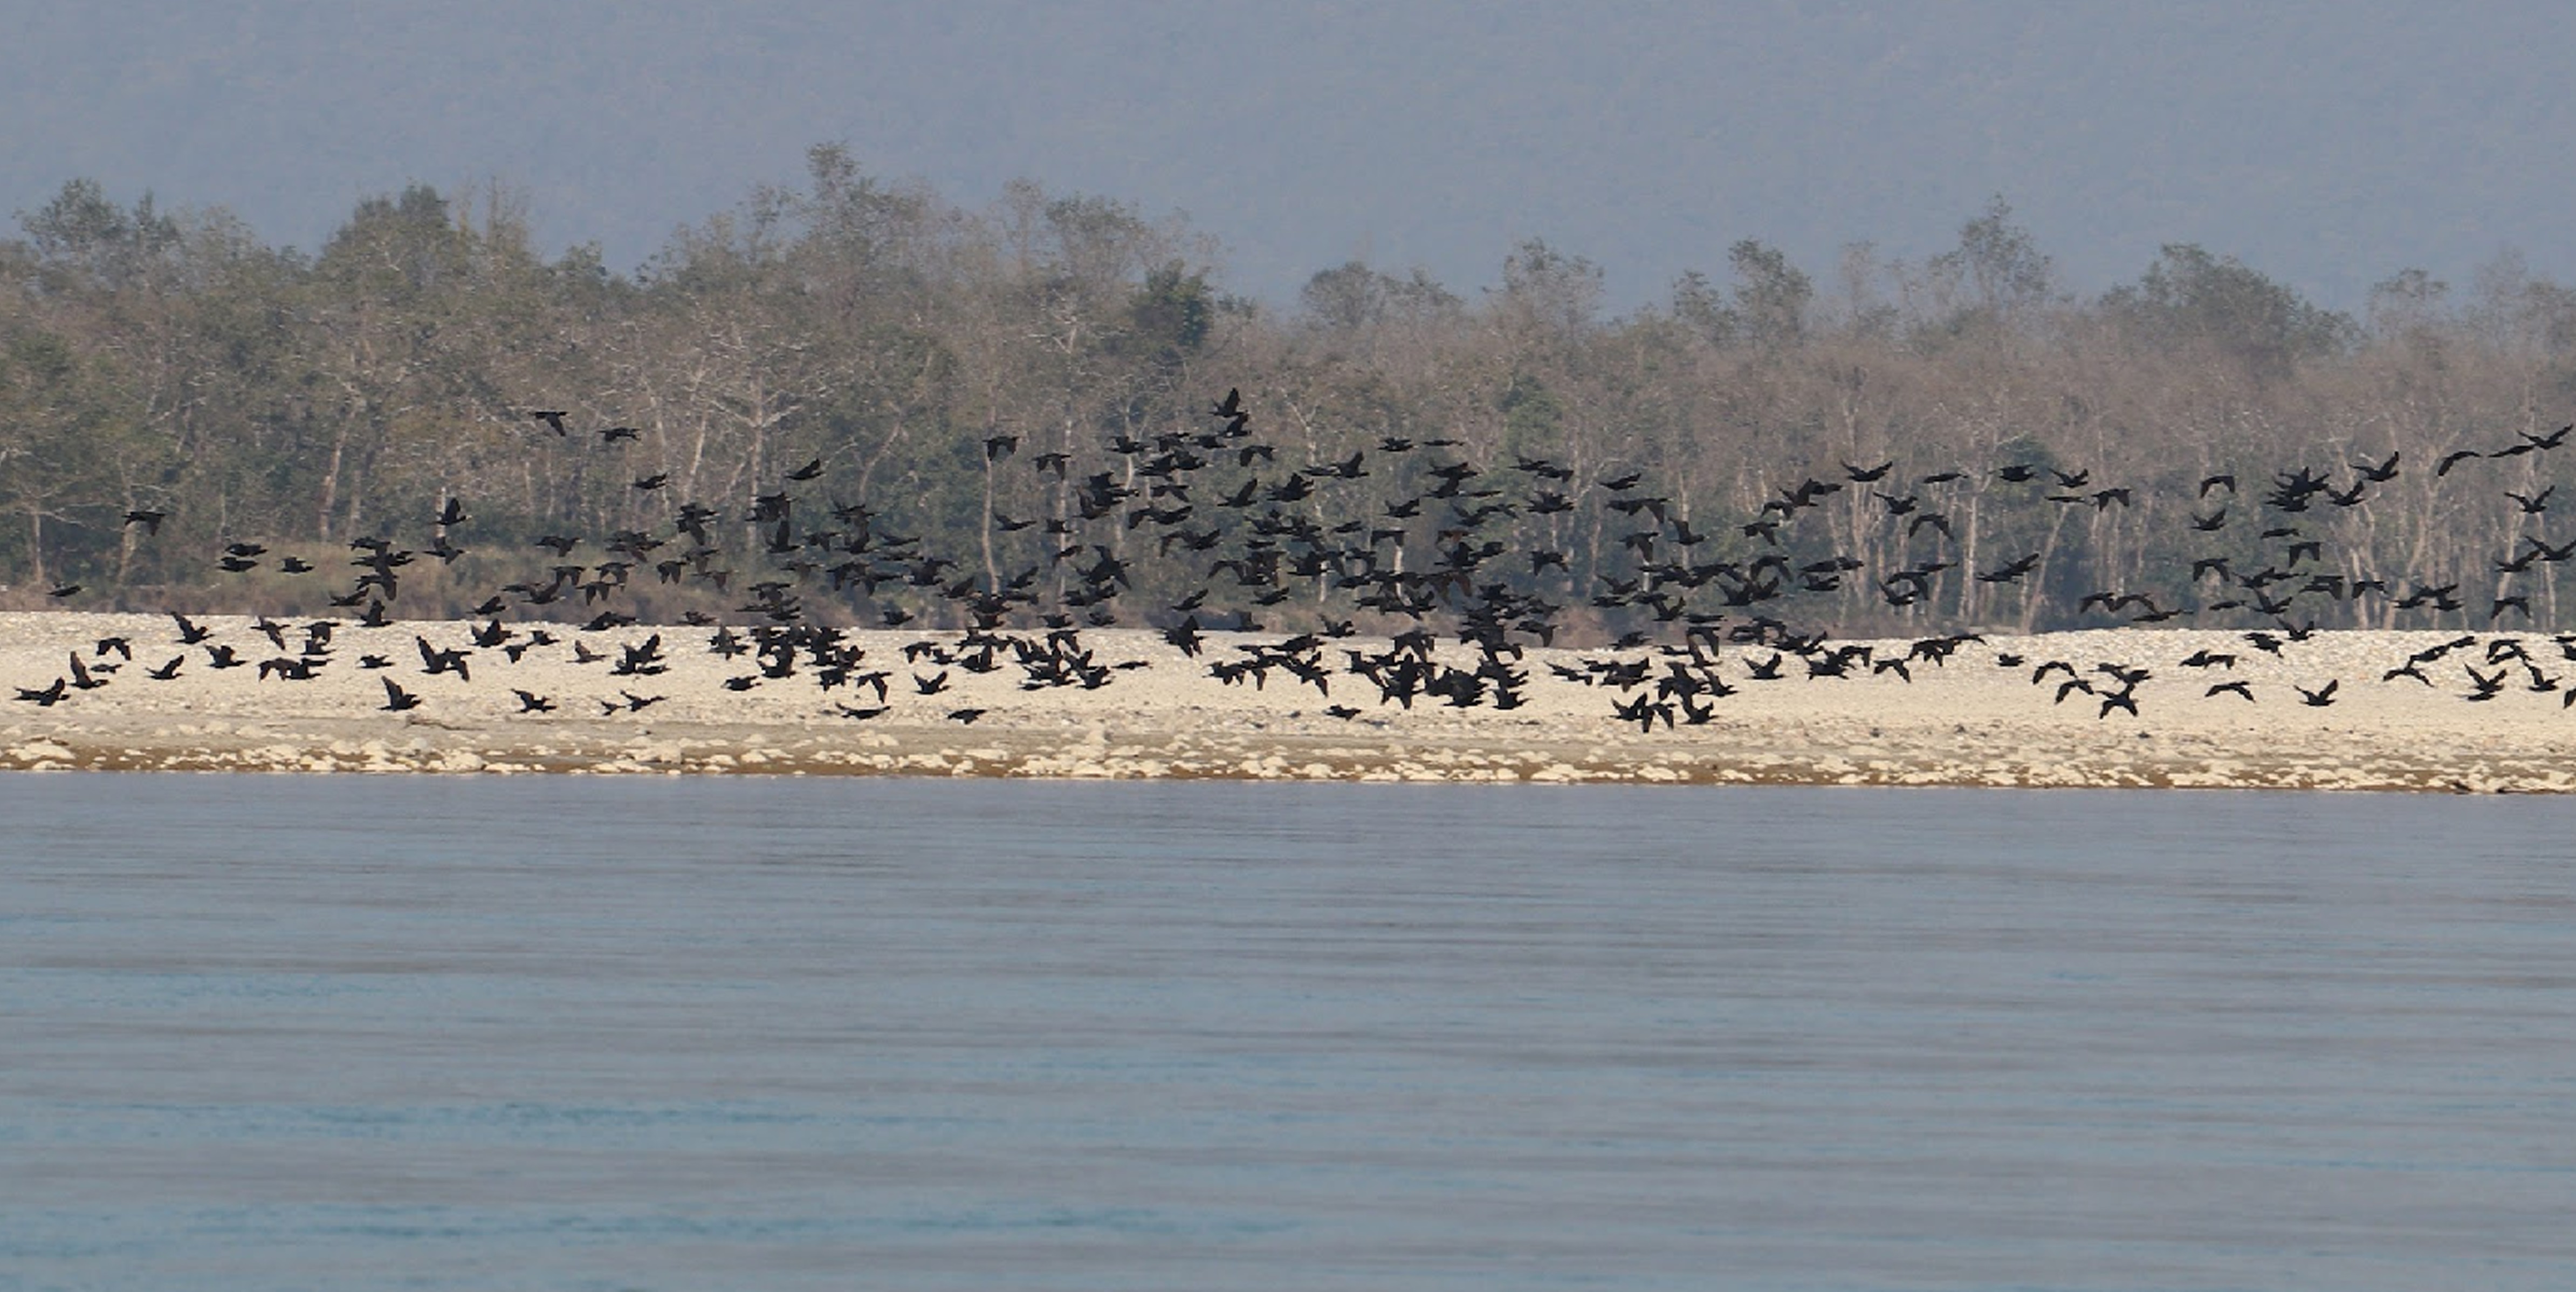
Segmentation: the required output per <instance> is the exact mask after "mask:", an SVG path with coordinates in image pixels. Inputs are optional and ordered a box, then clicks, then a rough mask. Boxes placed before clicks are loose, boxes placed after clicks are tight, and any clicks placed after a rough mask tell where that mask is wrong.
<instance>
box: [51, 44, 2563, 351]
mask: <svg viewBox="0 0 2576 1292" xmlns="http://www.w3.org/2000/svg"><path fill="white" fill-rule="evenodd" d="M10 26H11V29H12V30H11V32H10V36H9V39H8V40H7V41H6V43H5V44H0V117H5V119H6V120H7V121H8V122H10V123H11V125H12V129H11V131H10V135H11V139H10V147H9V148H8V149H7V150H5V152H0V211H16V210H21V209H27V208H31V207H33V206H35V205H37V204H39V203H41V202H42V201H44V200H45V199H46V197H48V196H49V195H50V194H51V193H52V192H53V191H54V190H55V189H56V188H58V187H59V186H60V185H61V184H62V182H63V181H64V180H66V179H69V178H72V177H74V176H93V177H96V178H98V179H100V180H101V181H103V182H105V183H106V184H107V186H108V188H109V190H110V192H111V193H112V194H115V195H117V196H118V197H119V198H120V199H130V198H132V197H133V196H135V195H138V194H139V193H140V192H141V191H142V190H143V189H144V188H146V187H149V188H151V189H153V190H155V191H156V193H157V194H158V195H159V197H160V198H161V200H162V201H163V202H164V203H165V204H167V203H175V204H181V205H189V204H221V205H223V206H226V207H229V208H231V209H232V210H234V211H236V212H237V213H239V214H240V215H242V216H244V217H245V218H246V219H248V220H249V221H250V222H251V223H252V225H253V226H254V227H256V228H257V229H258V230H259V231H260V232H261V233H262V234H263V235H265V236H267V237H269V238H271V239H275V240H281V241H287V242H292V243H296V244H298V245H302V246H306V247H308V248H309V247H311V246H313V245H315V244H316V243H318V241H319V240H320V239H321V238H322V237H323V236H324V235H325V234H327V232H328V231H329V230H330V229H331V228H333V227H334V226H336V225H337V224H338V223H339V221H340V220H341V219H342V218H344V217H345V216H346V214H347V213H348V211H349V209H350V207H351V206H352V205H353V204H354V203H355V202H356V201H357V200H358V199H359V198H360V197H362V196H365V195H367V194H371V193H378V192H384V191H388V190H391V189H393V188H396V187H398V186H400V185H402V184H403V183H405V182H407V181H411V180H415V179H417V180H425V181H428V182H430V183H434V184H437V185H439V186H440V187H441V188H443V189H448V190H450V191H453V190H454V189H456V188H457V187H459V186H461V185H463V184H466V183H469V182H476V181H482V180H486V179H493V180H498V181H499V182H501V183H502V184H504V185H507V186H511V187H513V188H516V189H518V190H521V191H523V192H524V193H525V194H526V196H527V197H528V199H529V201H530V207H531V211H532V213H533V215H534V217H535V220H536V225H537V228H538V231H539V234H540V236H541V237H542V238H543V239H545V240H546V241H547V242H548V243H549V244H551V245H554V246H561V245H565V244H569V243H573V242H577V241H597V242H598V243H600V244H601V245H602V247H603V249H604V250H605V251H606V253H607V255H608V258H609V260H610V262H611V263H612V264H613V265H616V266H618V267H621V268H624V267H631V266H633V265H634V264H636V263H638V262H640V261H641V260H643V259H644V258H645V257H646V256H648V255H649V254H650V253H651V252H652V251H653V249H654V248H655V247H657V246H659V245H660V244H661V243H662V242H663V240H664V239H665V238H666V237H667V236H668V234H669V233H670V231H671V230H672V229H673V228H674V227H675V226H677V225H679V224H682V223H684V222H690V221H695V220H699V219H702V218H704V217H705V216H707V215H708V214H710V213H712V212H714V211H717V210H720V209H723V208H725V207H727V206H729V205H732V204H733V203H735V202H737V201H739V200H740V199H741V198H742V197H743V195H744V194H745V193H746V192H747V191H748V190H749V189H750V187H751V186H752V185H754V184H756V183H761V182H792V181H794V180H795V179H796V178H797V177H798V175H799V173H800V161H799V159H800V158H801V156H802V153H803V151H804V149H805V148H806V146H807V145H809V144H812V143H816V142H820V141H826V140H846V141H847V142H848V143H849V144H850V146H851V148H852V150H853V152H854V153H855V154H856V155H857V156H858V157H859V158H861V159H862V161H863V162H864V163H865V164H867V165H868V166H869V167H870V168H871V169H872V170H875V171H877V172H880V173H883V174H887V175H892V176H898V177H919V178H922V179H925V180H927V181H929V182H931V183H932V184H933V185H935V186H937V187H938V188H939V189H941V190H942V191H943V192H944V193H946V194H948V195H949V196H951V197H952V198H955V199H957V200H960V201H966V202H970V203H971V202H977V201H981V200H983V199H985V198H987V197H989V196H990V195H992V194H993V193H994V192H996V191H997V190H998V189H999V187H1000V186H1001V185H1002V183H1003V182H1005V181H1006V180H1008V179H1010V178H1013V177H1015V176H1028V177H1031V178H1035V179H1037V180H1039V181H1041V182H1042V183H1044V184H1046V185H1047V186H1049V187H1050V188H1051V189H1057V190H1073V191H1082V192H1088V193H1095V194H1099V195H1102V196H1107V197H1111V198H1115V199H1119V200H1122V201H1127V202H1131V203H1133V204H1135V205H1137V206H1138V207H1140V208H1142V209H1144V210H1145V211H1147V212H1148V213H1160V212H1164V211H1169V210H1175V209H1177V210H1183V211H1186V212H1187V213H1188V214H1189V215H1190V217H1191V218H1192V220H1193V221H1194V223H1195V224H1196V225H1197V226H1198V227H1199V228H1200V229H1202V230H1203V231H1205V232H1208V233H1210V234H1213V235H1215V236H1217V237H1219V238H1221V239H1222V240H1223V241H1224V243H1225V244H1226V247H1227V251H1226V255H1225V257H1224V262H1225V264H1226V265H1227V267H1228V270H1229V276H1230V284H1229V285H1230V286H1232V287H1234V288H1235V289H1236V290H1240V291H1246V292H1249V293H1252V294H1255V295H1259V296H1262V297H1265V298H1268V299H1272V300H1276V301H1287V300H1292V299H1293V297H1294V293H1295V292H1296V289H1297V287H1298V286H1299V285H1300V284H1301V283H1302V282H1303V281H1304V280H1305V278H1306V276H1307V275H1309V274H1311V273H1312V272H1313V271H1315V270H1317V269H1320V268H1324V267H1327V266H1330V265H1334V264H1339V263H1341V262H1343V261H1345V260H1348V259H1351V258H1354V257H1357V258H1361V259H1365V260H1368V261H1370V262H1372V263H1376V264H1380V265H1386V266H1391V267H1403V266H1409V265H1417V264H1418V265H1421V266H1424V267H1426V268H1428V269H1429V270H1430V271H1431V272H1432V273H1434V274H1435V275H1436V276H1438V277H1440V278H1442V279H1443V280H1445V281H1446V282H1448V283H1449V284H1450V285H1451V286H1452V287H1453V288H1457V289H1461V290H1465V289H1470V288H1473V287H1475V286H1478V285H1481V284H1486V283H1490V282H1491V281H1493V279H1494V277H1495V275H1496V271H1497V267H1498V266H1499V265H1500V263H1501V260H1502V257H1503V255H1504V253H1505V252H1506V251H1507V250H1508V249H1509V247H1510V246H1511V245H1512V244H1513V243H1514V242H1515V241H1517V240H1518V239H1521V238H1525V237H1529V236H1533V235H1536V236H1544V237H1546V238H1547V239H1548V240H1549V241H1550V242H1551V243H1552V244H1554V245H1555V246H1557V247H1558V248H1559V249H1561V250H1565V251H1569V252H1573V253H1576V254H1580V255H1584V256H1588V257H1590V258H1591V259H1593V260H1594V261H1597V262H1599V263H1600V264H1601V265H1603V266H1604V267H1605V268H1606V269H1607V270H1608V271H1609V286H1610V291H1611V295H1612V298H1613V300H1614V302H1615V303H1618V304H1623V305H1625V304H1634V303H1636V302H1638V301H1641V300H1647V299H1654V298H1657V297H1659V296H1660V295H1661V294H1662V292H1663V291H1664V289H1665V287H1666V285H1667V284H1668V283H1669V281H1670V279H1671V278H1672V277H1673V276H1674V275H1675V274H1677V273H1678V272H1680V271H1681V270H1683V269H1685V268H1690V267H1699V268H1703V269H1708V270H1712V271H1715V270H1720V269H1722V268H1723V266H1724V263H1725V250H1726V248H1727V246H1728V245H1729V244H1731V243H1732V242H1734V241H1735V240H1736V239H1739V238H1744V237H1758V238H1762V239H1764V240H1766V241H1769V242H1771V243H1773V244H1775V245H1777V246H1780V247H1782V248H1783V249H1785V250H1787V251H1788V252H1789V253H1790V254H1791V255H1792V256H1793V258H1794V259H1796V260H1797V261H1798V262H1799V263H1800V264H1801V265H1802V266H1804V267H1805V268H1806V269H1807V270H1808V271H1809V272H1810V273H1812V274H1814V275H1815V276H1816V277H1817V278H1818V279H1819V280H1820V281H1829V280H1830V278H1831V276H1832V274H1833V268H1834V262H1835V258H1836V256H1837V254H1838V249H1839V248H1840V247H1841V246H1842V244H1844V243H1845V242H1847V241H1851V240H1857V239H1869V240H1874V241H1876V242H1877V243H1879V244H1880V246H1881V248H1882V249H1883V250H1885V251H1887V252H1890V253H1894V254H1903V255H1907V256H1919V255H1924V254H1928V253H1931V252H1935V251H1938V250H1941V249H1943V248H1945V247H1947V246H1949V245H1950V244H1951V241H1952V239H1953V237H1954V236H1955V233H1956V231H1957V229H1958V227H1959V225H1960V224H1961V223H1962V222H1964V221H1965V220H1967V219H1969V218H1970V217H1972V216H1973V215H1975V214H1976V213H1977V212H1978V210H1979V209H1981V208H1982V207H1983V205H1984V203H1985V202H1986V200H1987V199H1988V198H1989V197H1990V196H1991V195H1994V194H1998V193H2000V194H2002V195H2004V196H2005V197H2006V198H2008V199H2009V200H2010V201H2011V202H2012V204H2013V206H2014V208H2015V211H2016V213H2017V217H2018V218H2019V219H2020V220H2021V221H2022V222H2023V223H2025V224H2026V225H2027V226H2028V227H2029V228H2030V229H2031V230H2032V231H2033V233H2035V234H2036V235H2037V237H2038V239H2039V241H2040V243H2041V245H2042V247H2043V249H2044V250H2046V251H2048V252H2049V253H2050V254H2052V255H2053V256H2054V257H2055V258H2056V260H2057V262H2058V265H2059V268H2060V270H2061V271H2062V273H2063V276H2064V279H2065V281H2066V283H2067V285H2068V286H2069V287H2071V288H2073V289H2075V290H2079V291H2086V292H2090V291H2098V290H2100V289H2102V288H2105V287H2108V286H2110V285H2112V284H2114V283H2118V282H2122V281H2127V280H2130V279H2133V278H2135V277H2136V275H2137V274H2138V273H2139V272H2140V271H2141V270H2142V269H2143V268H2144V267H2145V265H2146V264H2147V263H2148V261H2149V260H2150V259H2152V258H2153V256H2154V254H2155V251H2156V248H2157V247H2158V245H2159V244H2162V243H2166V242H2196V243H2199V244H2202V245H2203V246H2206V247H2207V248H2209V249H2210V250H2212V251H2215V252H2219V253H2222V254H2232V255H2236V256H2239V257H2241V258H2243V259H2244V260H2245V261H2247V262H2248V263H2250V264H2252V265H2254V266H2256V267H2257V268H2259V269H2261V270H2262V271H2264V272H2265V273H2267V274H2270V275H2272V276H2274V277H2276V278H2278V279H2280V280H2282V281H2284V282H2287V283H2290V284H2292V285H2294V286H2296V287H2297V288H2299V289H2300V290H2302V291H2304V292H2307V293H2309V294H2310V295H2312V296H2313V297H2315V298H2316V299H2318V300H2319V301H2321V302H2322V303H2325V304H2329V305H2333V306H2338V307H2343V308H2352V307H2354V306H2357V305H2358V304H2359V303H2360V302H2361V300H2362V298H2363V295H2364V293H2365V292H2366V290H2367V288H2368V286H2369V285H2370V284H2371V283H2373V282H2375V281H2378V280H2380V279H2382V278H2385V277H2387V276H2389V275H2390V274H2392V273H2394V272H2395V271H2396V270H2398V269H2400V268H2404V267H2409V266H2420V267H2423V268H2426V269H2429V270H2431V271H2432V272H2433V273H2434V274H2435V276H2437V277H2446V278H2451V279H2453V280H2455V281H2458V280H2461V279H2464V278H2465V276H2466V275H2467V274H2468V273H2469V271H2470V269H2471V267H2472V266H2474V265H2475V264H2476V263H2478V262H2480V261H2482V260H2484V259H2486V258H2488V257H2490V256H2491V255H2493V254H2494V253H2495V252H2497V251H2498V250H2499V249H2502V248H2504V247H2508V246H2512V247H2518V248H2520V249H2521V250H2522V251H2523V252H2524V253H2526V255H2527V256H2528V258H2529V260H2530V263H2531V266H2532V268H2533V270H2534V271H2536V272H2539V273H2542V274H2545V275H2550V276H2553V277H2557V278H2560V279H2562V280H2564V279H2569V278H2576V238H2571V237H2570V236H2569V234H2570V216H2569V212H2571V211H2576V170H2572V169H2571V168H2570V167H2569V166H2568V165H2567V164H2566V159H2567V158H2569V157H2576V95H2571V94H2570V93H2569V91H2568V89H2567V81H2566V77H2565V74H2564V61H2565V52H2566V51H2567V50H2569V49H2576V9H2569V8H2568V7H2566V6H2563V5H2552V4H2544V3H2539V2H2538V0H2508V2H2506V3H2498V4H2492V5H2484V6H2479V7H2477V8H2475V9H2473V10H2470V11H2468V13H2467V16H2459V15H2456V14H2453V13H2448V12H2443V11H2437V10H2434V9H2428V8H2423V7H2420V6H2414V5H2404V4H2396V3H2388V2H2384V0H2334V2H2324V0H2294V2H2289V3H2276V4H2270V5H2264V6H2258V7H2249V10H2248V11H2245V12H2240V11H2238V10H2237V9H2236V8H2235V7H2230V6H2215V5H2210V6H2201V5H2193V6H2124V7H2114V6H2095V5H2065V4H2056V3H1994V4H1980V5H1973V6H1969V5H1937V6H1935V5H1887V6H1868V5H1827V6H1817V5H1809V4H1800V3H1791V2H1789V0H1767V2H1762V3H1747V4H1730V5H1726V6H1684V5H1646V4H1635V5H1618V6H1611V7H1607V8H1605V7H1604V6H1598V5H1572V4H1566V5H1555V6H1544V7H1541V6H1526V5H1514V6H1508V7H1502V6H1488V5H1480V4H1474V3H1468V2H1466V0H1438V2H1435V3H1421V4H1400V5H1386V6H1378V5H1358V4H1345V3H1303V4H1289V5H1278V4H1251V3H1202V4H1193V5H1187V6H1174V5H1161V4H1145V3H1142V2H1141V0H1090V2H1077V3H1064V4H1050V5H1042V6H1029V5H1020V4H1002V3H994V2H992V0H963V2H959V3H944V4H939V5H917V4H908V3H907V4H898V3H883V2H879V3H861V4H850V3H825V2H824V0H774V2H771V3H752V4H743V5H734V6H725V7H722V8H721V9H718V8H712V7H708V6H698V5H689V6H679V5H668V4H658V3H640V4H639V3H622V2H621V3H612V2H611V0H549V2H548V3H544V4H537V5H526V4H519V3H495V2H490V0H452V2H444V3H442V2H440V0H414V2H411V3H399V4H397V3H383V2H377V0H360V2H353V3H347V4H333V5H312V4H305V3H292V4H290V3H285V2H283V0H244V2H242V3H235V4H228V5H220V6H218V5H206V4H202V3H196V2H195V0H127V2H125V3H120V4H117V5H114V6H97V7H91V8H86V9H84V8H82V7H78V6H68V5H56V6H42V7H35V6H30V7H29V8H28V9H27V11H26V12H24V13H22V14H19V15H17V16H15V17H13V18H12V19H11V22H10Z"/></svg>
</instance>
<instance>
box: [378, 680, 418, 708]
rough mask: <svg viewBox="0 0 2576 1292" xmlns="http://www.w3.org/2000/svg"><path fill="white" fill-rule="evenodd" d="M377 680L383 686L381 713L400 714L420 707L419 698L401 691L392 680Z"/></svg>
mask: <svg viewBox="0 0 2576 1292" xmlns="http://www.w3.org/2000/svg"><path fill="white" fill-rule="evenodd" d="M377 680H379V681H381V682H383V683H384V684H385V702H384V705H383V709H382V711H383V712H385V713H401V712H402V711H404V710H405V709H417V708H419V707H420V697H419V696H417V695H413V694H412V693H411V692H409V691H406V690H404V689H402V687H401V686H399V685H397V684H396V683H395V682H394V680H393V679H392V678H389V677H388V678H379V679H377Z"/></svg>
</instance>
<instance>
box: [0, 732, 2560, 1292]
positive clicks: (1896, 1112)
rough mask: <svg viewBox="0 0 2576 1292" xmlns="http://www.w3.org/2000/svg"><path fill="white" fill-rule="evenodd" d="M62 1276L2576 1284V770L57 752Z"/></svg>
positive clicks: (53, 1159) (21, 1137)
mask: <svg viewBox="0 0 2576 1292" xmlns="http://www.w3.org/2000/svg"><path fill="white" fill-rule="evenodd" d="M0 825H5V832H4V833H0V1288H5V1289H12V1290H14V1289H21V1288H25V1289H51V1288H83V1289H88V1288H191V1289H205V1290H214V1292H232V1290H236V1289H238V1290H242V1292H249V1290H252V1289H258V1290H260V1292H271V1290H276V1289H301V1288H312V1289H348V1288H389V1287H403V1288H427V1289H449V1288H454V1289H468V1288H471V1289H513V1288H530V1289H534V1288H545V1289H554V1288H603V1289H605V1288H654V1289H661V1288H669V1289H697V1288H800V1289H801V1288H878V1287H883V1288H958V1289H967V1288H973V1289H989V1288H1039V1289H1183V1288H1192V1289H1195V1288H1301V1289H1302V1288H1352V1289H1358V1288H1367V1289H1391V1290H1396V1292H1402V1290H1406V1289H1434V1288H1437V1289H1452V1288H1478V1289H1484V1288H1563V1287H1596V1286H1597V1287H1618V1288H1765V1289H1771V1288H1788V1289H1859V1288H1891V1289H1896V1288H1903V1289H1934V1288H1937V1289H1953V1288H1958V1289H1966V1288H1976V1289H2001V1288H2084V1289H2094V1288H2123V1289H2125V1288H2192V1289H2202V1288H2287V1287H2300V1288H2310V1287H2313V1288H2335V1289H2382V1288H2385V1289H2425V1288H2470V1287H2474V1288H2530V1289H2565V1288H2569V1287H2576V860H2571V858H2576V802H2570V801H2565V800H2540V799H2482V800H2472V799H2454V798H2446V797H2440V798H2437V797H2355V796H2309V795H2250V794H2249V795H2218V794H2089V793H2030V792H1993V793H1978V792H1952V791H1931V790H1917V791H1870V790H1752V789H1732V790H1633V789H1605V788H1578V789H1543V788H1535V787H1525V788H1501V789H1491V788H1486V789H1478V788H1448V787H1359V786H1349V785H1319V786H1269V785H1241V784H1208V783H1200V784H1117V785H1060V784H1029V783H997V782H966V783H950V782H916V781H898V780H834V781H787V780H759V779H721V780H719V779H702V780H678V781H663V780H653V781H641V780H591V779H565V778H556V779H544V780H506V781H505V780H495V779H444V778H430V777H414V778H402V779H356V778H332V777H302V778H263V777H246V776H231V777H182V776H171V777H161V776H106V775H72V776H0Z"/></svg>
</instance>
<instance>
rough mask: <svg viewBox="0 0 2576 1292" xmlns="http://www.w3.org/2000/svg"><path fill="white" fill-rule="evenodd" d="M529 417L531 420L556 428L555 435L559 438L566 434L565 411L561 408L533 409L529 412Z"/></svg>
mask: <svg viewBox="0 0 2576 1292" xmlns="http://www.w3.org/2000/svg"><path fill="white" fill-rule="evenodd" d="M528 417H529V418H530V419H531V420H534V421H539V422H544V423H545V424H546V425H547V426H550V427H552V428H554V433H555V434H556V435H558V436H560V435H562V434H564V433H565V432H564V424H563V419H564V410H563V409H560V408H537V409H531V410H529V412H528Z"/></svg>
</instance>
